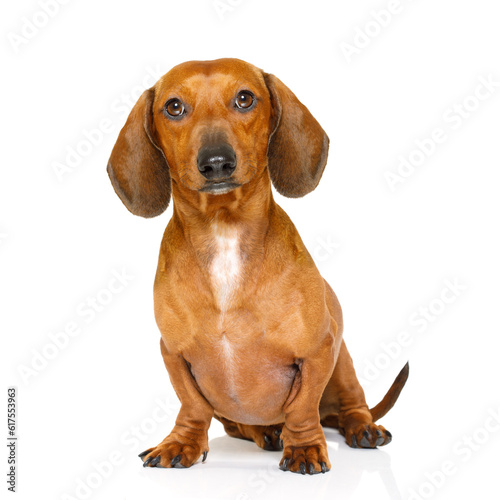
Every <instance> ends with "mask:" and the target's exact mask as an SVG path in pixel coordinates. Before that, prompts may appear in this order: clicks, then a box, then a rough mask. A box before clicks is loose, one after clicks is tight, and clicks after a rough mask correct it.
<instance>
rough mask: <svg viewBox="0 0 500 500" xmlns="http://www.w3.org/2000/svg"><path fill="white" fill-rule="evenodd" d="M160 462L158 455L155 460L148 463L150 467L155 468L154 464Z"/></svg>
mask: <svg viewBox="0 0 500 500" xmlns="http://www.w3.org/2000/svg"><path fill="white" fill-rule="evenodd" d="M160 460H161V455H158V456H156V457H155V458H153V460H151V462H150V463H149V465H150V466H151V467H156V464H157V463H158V462H159V461H160Z"/></svg>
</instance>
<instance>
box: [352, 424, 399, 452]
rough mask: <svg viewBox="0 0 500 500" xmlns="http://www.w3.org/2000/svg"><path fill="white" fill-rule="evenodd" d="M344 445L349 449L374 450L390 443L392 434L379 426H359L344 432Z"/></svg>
mask: <svg viewBox="0 0 500 500" xmlns="http://www.w3.org/2000/svg"><path fill="white" fill-rule="evenodd" d="M345 440H346V443H347V444H348V445H349V446H350V447H351V448H376V447H377V446H384V445H386V444H389V443H390V442H391V441H392V434H391V433H390V432H389V431H388V430H386V429H385V428H384V427H382V426H381V425H377V424H373V423H372V424H360V425H358V426H356V427H353V428H350V429H346V430H345Z"/></svg>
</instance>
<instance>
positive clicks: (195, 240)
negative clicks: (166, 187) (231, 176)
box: [172, 170, 274, 257]
mask: <svg viewBox="0 0 500 500" xmlns="http://www.w3.org/2000/svg"><path fill="white" fill-rule="evenodd" d="M172 195H173V201H174V213H173V222H174V224H176V225H178V226H179V227H180V228H182V233H183V236H184V238H185V240H186V243H187V244H188V245H190V246H191V247H192V248H193V250H194V251H195V252H196V253H197V254H200V257H202V256H203V254H206V253H207V251H209V248H207V247H210V242H211V241H212V240H213V239H214V237H215V236H217V235H218V236H221V237H225V236H228V237H234V236H236V235H237V236H238V239H239V240H240V241H241V244H242V247H243V248H242V249H243V251H244V252H245V253H247V254H249V255H251V254H252V253H254V252H257V253H258V252H259V250H261V249H263V247H264V240H265V236H266V233H267V230H268V226H269V220H270V214H271V211H272V210H273V206H274V199H273V196H272V192H271V181H270V179H269V174H268V172H267V170H264V171H263V172H262V174H261V175H259V176H258V177H257V178H254V179H253V180H252V181H251V182H249V183H248V184H245V185H243V186H241V187H239V188H236V189H234V190H233V191H231V192H229V193H226V194H221V195H213V194H208V193H202V192H198V191H192V190H188V189H185V188H180V186H179V185H178V184H177V183H175V182H173V184H172Z"/></svg>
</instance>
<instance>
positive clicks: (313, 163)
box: [264, 73, 329, 198]
mask: <svg viewBox="0 0 500 500" xmlns="http://www.w3.org/2000/svg"><path fill="white" fill-rule="evenodd" d="M264 80H265V82H266V85H267V88H268V89H269V93H270V95H271V105H272V108H273V111H272V113H273V115H272V120H273V125H274V127H273V129H272V132H271V135H270V137H269V145H268V150H267V156H268V166H269V173H270V175H271V180H272V181H273V184H274V187H275V188H276V190H277V191H278V192H279V193H281V194H282V195H284V196H288V197H289V198H299V197H300V196H304V195H306V194H307V193H310V192H311V191H312V190H313V189H314V188H315V187H316V186H317V185H318V183H319V180H320V179H321V175H322V174H323V170H324V169H325V165H326V160H327V157H328V144H329V139H328V136H327V135H326V133H325V131H324V130H323V129H322V128H321V125H320V124H319V123H318V122H317V121H316V119H315V118H314V116H313V115H312V114H311V113H310V112H309V110H308V109H307V108H306V107H305V106H304V105H303V104H302V103H301V102H300V101H299V100H298V99H297V97H295V95H294V93H293V92H292V91H291V90H290V89H289V88H288V87H287V86H286V85H285V84H284V83H283V82H282V81H281V80H279V79H278V78H276V77H275V76H274V75H269V74H267V73H264Z"/></svg>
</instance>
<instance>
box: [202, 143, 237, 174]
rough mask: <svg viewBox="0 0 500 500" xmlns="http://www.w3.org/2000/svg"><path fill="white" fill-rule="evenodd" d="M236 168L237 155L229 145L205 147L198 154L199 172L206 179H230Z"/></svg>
mask: <svg viewBox="0 0 500 500" xmlns="http://www.w3.org/2000/svg"><path fill="white" fill-rule="evenodd" d="M235 168H236V153H235V152H234V149H233V148H232V147H231V146H230V145H229V144H218V145H215V146H203V147H202V148H201V149H200V152H199V153H198V170H199V171H200V174H201V175H203V177H205V179H209V180H211V181H212V180H213V181H215V180H222V179H228V178H229V177H231V174H232V173H233V172H234V169H235Z"/></svg>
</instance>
